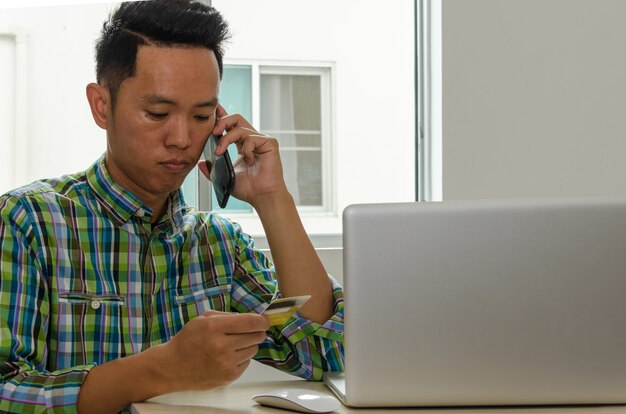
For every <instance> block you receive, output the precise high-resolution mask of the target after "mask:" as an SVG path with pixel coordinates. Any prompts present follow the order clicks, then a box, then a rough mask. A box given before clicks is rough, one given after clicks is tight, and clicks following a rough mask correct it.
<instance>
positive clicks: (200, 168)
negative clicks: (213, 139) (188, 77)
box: [198, 160, 211, 178]
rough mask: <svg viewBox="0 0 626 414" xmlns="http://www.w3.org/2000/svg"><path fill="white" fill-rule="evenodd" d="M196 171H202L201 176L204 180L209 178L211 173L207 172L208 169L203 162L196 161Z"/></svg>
mask: <svg viewBox="0 0 626 414" xmlns="http://www.w3.org/2000/svg"><path fill="white" fill-rule="evenodd" d="M198 169H199V170H200V171H202V174H204V176H205V177H206V178H209V175H210V174H211V173H210V172H209V167H208V166H207V164H206V161H205V160H200V161H198Z"/></svg>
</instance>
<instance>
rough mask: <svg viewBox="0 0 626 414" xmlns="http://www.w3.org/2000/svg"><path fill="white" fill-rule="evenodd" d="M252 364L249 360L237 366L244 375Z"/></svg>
mask: <svg viewBox="0 0 626 414" xmlns="http://www.w3.org/2000/svg"><path fill="white" fill-rule="evenodd" d="M251 362H252V360H251V359H249V360H247V361H244V362H242V363H241V364H239V365H237V368H240V369H241V373H242V374H243V372H244V371H245V370H247V369H248V367H249V366H250V363H251ZM240 376H241V375H240Z"/></svg>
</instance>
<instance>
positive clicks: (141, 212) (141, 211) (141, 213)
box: [137, 208, 146, 217]
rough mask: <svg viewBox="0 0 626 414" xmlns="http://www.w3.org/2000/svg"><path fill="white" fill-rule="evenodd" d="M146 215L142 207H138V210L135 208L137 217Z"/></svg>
mask: <svg viewBox="0 0 626 414" xmlns="http://www.w3.org/2000/svg"><path fill="white" fill-rule="evenodd" d="M145 215H146V212H145V210H144V209H143V208H140V209H139V210H137V217H143V216H145Z"/></svg>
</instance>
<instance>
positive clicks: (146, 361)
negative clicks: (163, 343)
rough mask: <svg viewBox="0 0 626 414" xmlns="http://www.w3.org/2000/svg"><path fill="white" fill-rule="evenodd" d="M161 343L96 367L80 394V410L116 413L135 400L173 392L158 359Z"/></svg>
mask: <svg viewBox="0 0 626 414" xmlns="http://www.w3.org/2000/svg"><path fill="white" fill-rule="evenodd" d="M159 352H160V346H157V347H154V348H150V349H148V350H146V351H144V352H142V353H140V354H137V355H132V356H128V357H125V358H120V359H117V360H114V361H110V362H107V363H105V364H102V365H99V366H97V367H95V368H93V369H92V370H91V371H90V372H89V375H87V378H86V379H85V382H84V383H83V385H82V386H81V389H80V393H79V394H78V412H79V413H81V414H84V413H117V412H119V411H120V410H122V409H123V408H124V407H126V406H128V405H129V404H131V403H133V402H139V401H144V400H146V399H148V398H150V397H154V396H156V395H159V394H164V393H167V392H170V391H174V390H173V389H171V385H168V384H170V382H169V381H166V380H165V378H164V376H163V372H164V371H165V370H166V369H168V366H167V365H165V364H162V363H160V362H159V360H160V358H159Z"/></svg>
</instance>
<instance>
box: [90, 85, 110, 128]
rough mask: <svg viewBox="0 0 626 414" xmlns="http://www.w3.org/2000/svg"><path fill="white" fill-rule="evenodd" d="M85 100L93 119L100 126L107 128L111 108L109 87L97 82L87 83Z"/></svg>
mask: <svg viewBox="0 0 626 414" xmlns="http://www.w3.org/2000/svg"><path fill="white" fill-rule="evenodd" d="M87 101H89V107H90V108H91V115H92V116H93V120H94V121H96V124H97V125H98V126H99V127H100V128H102V129H107V121H108V116H109V114H110V109H111V95H110V94H109V89H108V88H106V87H105V86H102V85H100V84H97V83H90V84H89V85H87Z"/></svg>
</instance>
